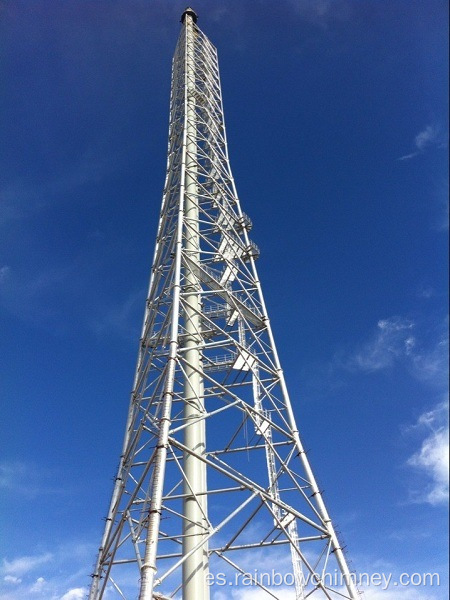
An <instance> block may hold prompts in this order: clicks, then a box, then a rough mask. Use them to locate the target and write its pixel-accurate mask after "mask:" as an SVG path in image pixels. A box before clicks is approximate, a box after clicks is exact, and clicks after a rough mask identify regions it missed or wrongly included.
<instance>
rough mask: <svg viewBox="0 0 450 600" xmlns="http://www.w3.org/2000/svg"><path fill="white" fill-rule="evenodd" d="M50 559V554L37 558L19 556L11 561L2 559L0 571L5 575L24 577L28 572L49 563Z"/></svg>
mask: <svg viewBox="0 0 450 600" xmlns="http://www.w3.org/2000/svg"><path fill="white" fill-rule="evenodd" d="M52 559H53V555H52V554H50V552H46V553H45V554H39V555H37V556H21V557H19V558H15V559H14V560H11V561H9V560H7V559H6V558H4V559H3V565H2V567H1V570H2V572H3V573H5V574H7V575H15V576H17V575H24V574H25V573H28V572H29V571H33V570H34V569H36V567H39V566H40V565H43V564H45V563H48V562H50V561H51V560H52Z"/></svg>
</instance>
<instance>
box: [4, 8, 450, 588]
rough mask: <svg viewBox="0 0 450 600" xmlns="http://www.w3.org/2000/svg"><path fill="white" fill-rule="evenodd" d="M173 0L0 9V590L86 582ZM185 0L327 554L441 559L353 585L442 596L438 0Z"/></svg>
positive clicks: (153, 174) (155, 146)
mask: <svg viewBox="0 0 450 600" xmlns="http://www.w3.org/2000/svg"><path fill="white" fill-rule="evenodd" d="M185 4H186V3H185V1H184V0H183V2H179V1H178V0H175V1H173V2H163V1H162V0H154V1H152V2H151V1H150V0H147V1H141V0H127V1H126V0H116V1H113V0H111V1H106V0H105V1H102V0H98V1H90V2H86V1H83V0H77V1H75V0H67V1H63V0H61V1H59V2H57V1H49V0H42V1H40V2H38V1H31V0H27V1H22V0H14V2H12V1H8V0H6V1H5V2H3V3H2V6H1V22H0V28H1V33H0V37H1V39H2V40H3V41H2V46H1V48H2V54H3V59H2V64H3V66H2V79H3V89H2V94H1V104H2V106H1V113H2V117H1V139H2V141H3V143H2V147H1V156H0V161H1V169H0V170H1V173H2V175H1V186H0V193H1V203H0V331H1V333H0V352H1V356H2V361H1V365H0V393H1V411H2V412H1V425H0V427H1V429H2V432H1V440H2V442H1V444H2V448H1V456H0V487H1V495H0V498H1V499H0V513H1V517H0V518H1V531H2V534H1V540H0V544H1V546H0V598H1V599H2V600H18V599H19V598H20V599H23V598H36V599H37V600H39V599H46V600H62V599H64V600H76V599H78V598H82V597H84V594H85V592H86V589H87V586H88V584H89V578H88V575H89V573H90V572H91V569H92V563H93V561H94V558H95V552H96V547H97V546H98V544H99V541H100V535H101V530H102V524H103V522H102V520H101V519H102V517H103V516H104V515H105V512H106V508H107V503H108V500H109V494H110V491H111V487H112V478H113V476H114V473H115V469H116V464H117V461H118V456H119V452H120V446H121V440H122V435H123V429H124V426H125V418H126V410H127V404H128V395H129V391H130V388H131V383H132V377H133V370H134V364H135V357H136V352H137V340H138V337H139V330H140V322H141V318H142V313H143V307H144V300H145V290H146V287H147V280H148V275H149V269H150V261H151V257H152V251H153V243H154V238H155V234H156V224H157V215H158V212H159V208H160V197H161V190H162V187H163V183H164V172H165V159H166V157H165V150H166V144H167V124H168V99H169V91H170V65H171V59H172V54H173V50H174V47H175V43H176V39H177V36H178V32H179V23H178V21H179V17H180V15H181V12H182V11H183V9H184V8H185ZM194 8H195V9H196V10H197V12H198V13H199V25H200V27H201V28H202V29H203V31H204V32H205V33H206V34H207V35H208V36H209V38H210V39H211V41H212V42H213V43H214V44H215V45H216V46H217V48H218V50H219V61H220V67H221V76H222V87H223V96H224V105H225V118H226V123H227V130H228V138H229V146H230V158H231V165H232V169H233V173H234V176H235V179H236V182H237V186H238V191H239V194H240V197H241V202H242V207H243V210H244V211H245V212H247V213H248V214H249V215H250V216H251V218H252V220H253V224H254V227H253V231H252V238H253V239H254V240H255V241H256V242H257V243H258V245H259V246H260V249H261V257H260V259H259V264H258V268H259V274H260V278H261V281H262V284H263V288H264V291H265V296H266V301H267V305H268V309H269V314H270V316H271V321H272V325H273V328H274V332H275V336H276V340H277V344H278V347H279V351H280V355H281V359H282V363H283V367H284V370H285V373H286V376H287V381H288V384H289V387H290V389H291V392H292V393H293V394H295V396H296V397H298V398H299V400H298V401H296V405H295V412H296V414H297V416H298V421H299V425H300V428H301V431H302V434H303V437H304V439H305V440H306V444H307V446H308V447H309V448H310V459H311V461H312V464H313V466H314V467H315V470H316V472H317V475H318V479H319V481H320V482H321V485H322V487H323V488H325V497H326V500H327V501H328V505H329V508H330V512H331V513H332V515H333V516H334V518H335V520H336V522H337V523H338V528H339V529H340V530H342V532H343V536H344V538H345V540H346V543H347V546H348V552H349V556H350V558H351V559H352V561H353V565H354V567H355V568H356V569H357V570H358V571H367V570H369V571H370V570H371V571H374V570H376V571H380V570H384V571H386V572H392V573H394V574H395V575H398V574H399V573H402V572H408V573H415V572H419V573H423V572H439V573H440V574H441V582H442V585H441V587H439V588H437V587H433V588H431V587H423V586H422V587H421V586H417V587H407V588H395V589H394V588H393V589H388V590H386V591H384V592H382V591H381V590H379V589H373V588H372V589H369V590H367V592H366V595H365V597H366V599H370V600H378V599H379V598H384V599H385V600H391V599H392V598H395V599H399V600H443V599H444V598H445V597H447V591H446V590H447V586H448V582H447V576H446V574H445V572H446V569H445V564H446V556H447V546H446V543H447V542H446V535H445V533H446V527H447V525H446V524H447V506H448V504H447V503H448V475H446V473H445V449H446V448H448V420H447V408H448V395H447V387H446V364H447V353H448V343H447V330H448V313H447V298H448V291H447V283H446V280H447V268H448V265H447V244H448V197H447V189H448V170H447V156H448V135H447V131H448V117H447V114H448V99H447V84H448V79H447V70H448V63H447V44H448V42H447V31H448V17H447V3H446V2H443V1H438V0H428V1H427V2H423V1H422V0H420V1H414V0H412V1H408V2H406V1H402V0H394V1H392V2H387V1H383V0H377V1H375V0H373V1H369V0H359V1H356V0H308V1H306V0H280V1H279V2H277V3H274V2H269V1H268V0H254V1H253V0H252V1H251V2H250V1H247V2H238V1H232V0H218V1H217V2H211V1H210V2H207V1H206V0H197V1H196V2H195V5H194ZM324 433H325V434H326V440H325V436H324ZM447 465H448V459H447ZM247 597H248V598H249V597H250V596H247ZM236 599H237V600H244V596H236Z"/></svg>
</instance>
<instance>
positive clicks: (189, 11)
mask: <svg viewBox="0 0 450 600" xmlns="http://www.w3.org/2000/svg"><path fill="white" fill-rule="evenodd" d="M186 15H190V16H191V17H192V20H193V21H194V23H197V19H198V16H197V13H196V12H195V10H194V9H193V8H191V7H190V6H188V7H187V8H186V10H185V11H184V13H183V14H182V15H181V23H184V19H185V18H186Z"/></svg>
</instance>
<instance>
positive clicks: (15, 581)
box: [3, 575, 22, 585]
mask: <svg viewBox="0 0 450 600" xmlns="http://www.w3.org/2000/svg"><path fill="white" fill-rule="evenodd" d="M3 581H4V582H5V583H10V584H12V585H18V584H19V583H22V580H21V579H20V577H15V576H14V575H5V577H3Z"/></svg>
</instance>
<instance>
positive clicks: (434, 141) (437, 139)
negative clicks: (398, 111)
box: [398, 125, 445, 160]
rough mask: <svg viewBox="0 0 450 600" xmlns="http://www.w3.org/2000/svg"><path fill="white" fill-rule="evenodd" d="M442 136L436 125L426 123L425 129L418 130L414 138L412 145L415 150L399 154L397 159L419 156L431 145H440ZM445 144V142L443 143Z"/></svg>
mask: <svg viewBox="0 0 450 600" xmlns="http://www.w3.org/2000/svg"><path fill="white" fill-rule="evenodd" d="M441 138H442V136H441V133H440V130H439V128H438V127H437V126H436V125H427V126H426V127H425V129H423V130H422V131H420V132H419V133H418V134H417V135H416V136H415V138H414V146H415V148H416V150H414V152H410V153H409V154H405V155H404V156H400V158H398V160H410V159H411V158H414V157H415V156H419V154H422V153H423V152H425V151H426V150H427V149H428V148H430V147H431V146H442V145H443V143H442V139H441ZM444 145H445V144H444Z"/></svg>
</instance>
